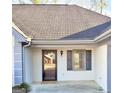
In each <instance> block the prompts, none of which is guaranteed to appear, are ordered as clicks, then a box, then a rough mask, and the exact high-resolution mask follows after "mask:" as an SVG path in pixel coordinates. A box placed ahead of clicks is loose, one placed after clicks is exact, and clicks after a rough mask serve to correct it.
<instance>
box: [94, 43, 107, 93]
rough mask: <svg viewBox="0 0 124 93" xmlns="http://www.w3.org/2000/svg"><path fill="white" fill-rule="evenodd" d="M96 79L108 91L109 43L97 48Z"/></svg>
mask: <svg viewBox="0 0 124 93" xmlns="http://www.w3.org/2000/svg"><path fill="white" fill-rule="evenodd" d="M95 80H96V82H97V83H98V84H99V85H100V86H101V87H102V88H103V89H104V90H105V91H107V44H103V45H99V46H98V47H97V48H96V49H95Z"/></svg>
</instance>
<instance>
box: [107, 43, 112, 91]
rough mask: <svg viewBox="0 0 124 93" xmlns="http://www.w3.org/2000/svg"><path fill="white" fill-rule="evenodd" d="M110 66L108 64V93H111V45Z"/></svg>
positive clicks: (109, 46)
mask: <svg viewBox="0 0 124 93" xmlns="http://www.w3.org/2000/svg"><path fill="white" fill-rule="evenodd" d="M107 48H108V55H107V58H108V64H107V89H108V93H111V44H110V43H109V44H108V47H107Z"/></svg>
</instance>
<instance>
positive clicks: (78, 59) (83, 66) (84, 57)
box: [67, 50, 92, 70]
mask: <svg viewBox="0 0 124 93" xmlns="http://www.w3.org/2000/svg"><path fill="white" fill-rule="evenodd" d="M91 66H92V65H91V50H68V51H67V70H91Z"/></svg>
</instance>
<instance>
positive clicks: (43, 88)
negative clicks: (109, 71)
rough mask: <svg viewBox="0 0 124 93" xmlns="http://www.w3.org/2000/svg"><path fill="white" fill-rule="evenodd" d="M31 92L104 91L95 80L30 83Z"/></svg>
mask: <svg viewBox="0 0 124 93" xmlns="http://www.w3.org/2000/svg"><path fill="white" fill-rule="evenodd" d="M31 93H104V92H103V91H99V86H98V85H97V84H96V82H95V81H66V82H50V81H47V82H43V83H41V84H32V92H31Z"/></svg>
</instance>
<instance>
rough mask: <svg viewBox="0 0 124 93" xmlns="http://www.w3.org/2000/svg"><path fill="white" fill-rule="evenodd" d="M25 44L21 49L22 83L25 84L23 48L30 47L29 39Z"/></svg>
mask: <svg viewBox="0 0 124 93" xmlns="http://www.w3.org/2000/svg"><path fill="white" fill-rule="evenodd" d="M27 42H28V43H27V44H26V45H23V48H22V82H25V48H26V47H29V46H31V38H27Z"/></svg>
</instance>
